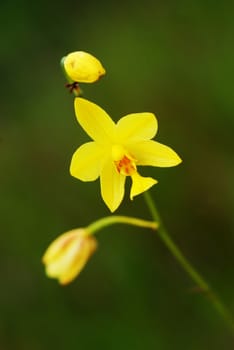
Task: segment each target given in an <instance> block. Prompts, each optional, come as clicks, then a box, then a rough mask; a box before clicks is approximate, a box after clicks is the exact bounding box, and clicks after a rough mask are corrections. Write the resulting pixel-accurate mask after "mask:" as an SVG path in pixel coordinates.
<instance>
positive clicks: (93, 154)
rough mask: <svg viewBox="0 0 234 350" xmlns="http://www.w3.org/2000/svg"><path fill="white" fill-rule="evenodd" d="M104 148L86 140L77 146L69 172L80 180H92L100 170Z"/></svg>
mask: <svg viewBox="0 0 234 350" xmlns="http://www.w3.org/2000/svg"><path fill="white" fill-rule="evenodd" d="M104 153H105V150H104V149H103V148H100V146H98V145H97V144H96V142H87V143H85V144H83V145H82V146H81V147H79V148H78V149H77V150H76V152H75V153H74V154H73V156H72V160H71V165H70V173H71V175H72V176H74V177H76V178H77V179H79V180H82V181H94V180H96V179H97V178H98V176H99V175H100V171H101V165H102V161H103V157H104Z"/></svg>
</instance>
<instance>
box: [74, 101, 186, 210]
mask: <svg viewBox="0 0 234 350" xmlns="http://www.w3.org/2000/svg"><path fill="white" fill-rule="evenodd" d="M75 113H76V117H77V120H78V122H79V123H80V125H81V126H82V128H83V129H84V130H85V131H86V133H87V134H88V135H89V136H90V137H91V138H92V139H93V141H91V142H88V143H85V144H83V145H82V146H81V147H79V148H78V149H77V151H76V152H75V153H74V155H73V157H72V161H71V166H70V172H71V175H72V176H74V177H76V178H78V179H80V180H82V181H94V180H96V179H97V178H98V177H99V176H100V182H101V195H102V198H103V200H104V202H105V203H106V205H107V206H108V208H109V209H110V211H111V212H114V211H115V210H116V209H117V208H118V206H119V205H120V203H121V201H122V199H123V196H124V187H125V180H126V176H130V177H131V179H132V186H131V191H130V198H131V199H133V197H134V196H136V195H138V194H140V193H142V192H144V191H146V190H148V189H149V188H150V187H151V186H153V185H154V184H156V183H157V181H156V180H155V179H152V178H151V177H142V176H141V175H140V174H139V173H138V171H137V167H138V166H141V165H151V166H157V167H171V166H175V165H177V164H179V163H180V162H181V159H180V157H179V156H178V155H177V154H176V153H175V152H174V151H173V150H172V149H171V148H169V147H167V146H165V145H163V144H161V143H159V142H156V141H153V140H151V139H152V138H153V137H154V136H155V134H156V132H157V128H158V126H157V119H156V117H155V115H154V114H152V113H135V114H129V115H127V116H125V117H123V118H121V119H120V120H119V121H118V122H117V123H116V124H115V123H114V122H113V120H112V119H111V118H110V117H109V116H108V114H107V113H106V112H105V111H104V110H103V109H102V108H101V107H99V106H98V105H96V104H95V103H92V102H89V101H87V100H86V99H83V98H79V97H77V98H75Z"/></svg>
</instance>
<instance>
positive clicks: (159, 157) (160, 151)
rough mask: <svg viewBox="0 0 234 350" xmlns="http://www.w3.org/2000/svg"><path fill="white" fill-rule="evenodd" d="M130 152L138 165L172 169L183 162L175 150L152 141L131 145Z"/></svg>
mask: <svg viewBox="0 0 234 350" xmlns="http://www.w3.org/2000/svg"><path fill="white" fill-rule="evenodd" d="M128 151H129V153H131V155H132V156H133V157H134V158H135V159H137V165H151V166H158V167H171V166H175V165H178V164H180V163H181V162H182V160H181V159H180V157H179V156H178V154H177V153H176V152H175V151H173V149H171V148H170V147H168V146H166V145H163V144H161V143H159V142H156V141H152V140H149V141H143V142H139V143H136V144H134V145H129V146H128Z"/></svg>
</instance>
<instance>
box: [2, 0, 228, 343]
mask: <svg viewBox="0 0 234 350" xmlns="http://www.w3.org/2000/svg"><path fill="white" fill-rule="evenodd" d="M233 15H234V3H233V2H228V1H223V2H221V1H220V2H213V1H203V0H192V1H184V0H180V1H164V2H163V1H153V0H152V1H149V0H147V1H144V2H140V1H135V2H134V1H131V0H125V1H124V2H114V1H112V2H111V1H104V0H99V1H98V2H87V3H86V2H85V1H83V2H80V1H65V0H63V1H58V2H57V3H56V2H49V1H45V0H42V1H40V2H32V1H29V0H25V1H16V0H15V1H12V2H7V1H6V0H5V1H2V2H1V5H0V26H1V30H0V38H1V55H0V60H1V65H0V70H1V87H0V88H1V103H0V162H1V171H0V218H1V219H0V220H1V221H0V222H1V224H0V227H1V235H0V271H1V287H0V332H1V334H0V349H1V350H16V349H17V350H47V349H87V350H88V349H113V350H115V349H123V350H127V349H135V350H138V349H147V350H148V349H159V350H171V349H180V350H182V349H186V350H187V349H189V350H197V349H199V350H203V349H204V350H205V349H207V347H208V346H209V348H211V349H217V350H218V349H233V348H234V341H233V338H231V334H230V333H229V330H227V329H226V327H225V325H224V324H223V322H222V320H221V319H220V318H219V316H218V315H217V314H216V312H215V311H214V310H213V308H212V306H211V305H210V304H209V302H208V301H207V300H206V299H205V298H203V296H202V295H200V294H199V293H194V292H192V290H193V288H194V285H193V283H192V282H191V281H190V280H189V279H188V277H187V276H186V275H185V273H184V271H182V270H181V268H180V267H179V266H178V264H177V262H175V260H174V259H173V257H172V256H171V255H170V253H168V251H167V249H166V248H165V247H164V246H163V244H162V243H161V241H160V240H159V239H158V238H157V235H155V234H152V233H151V232H148V231H147V230H143V229H136V228H132V227H130V228H129V227H125V226H115V227H111V228H110V229H105V230H104V231H102V232H101V233H100V234H99V235H98V240H99V249H98V251H97V252H96V253H95V255H94V256H93V257H92V259H91V260H90V262H89V263H88V265H87V266H86V268H85V270H84V271H83V272H82V273H81V275H80V276H79V278H77V279H76V280H75V281H74V282H73V283H72V284H70V285H68V286H67V287H60V286H59V285H58V283H57V281H54V280H49V279H47V278H46V277H45V275H44V269H43V266H42V264H41V256H42V254H43V252H44V250H45V249H46V247H47V246H48V244H49V243H50V242H51V241H52V240H53V239H54V238H55V237H56V236H57V235H59V234H61V233H62V232H64V231H67V230H69V229H71V228H74V227H80V226H84V225H87V224H89V223H90V222H92V221H94V220H95V219H97V218H99V217H102V216H106V215H109V212H108V209H107V208H106V207H105V205H104V204H103V202H102V199H101V197H100V191H99V182H98V181H96V182H93V183H82V182H79V181H78V180H75V179H74V178H72V177H71V176H70V175H69V171H68V169H69V164H70V159H71V155H72V154H73V152H74V151H75V149H76V148H77V147H78V146H79V145H81V144H82V143H83V142H85V141H87V140H88V137H87V135H86V134H85V133H84V132H83V131H82V130H81V129H80V128H79V126H78V124H77V122H76V120H75V116H74V111H73V97H72V96H71V95H69V93H68V92H67V91H66V89H65V88H64V83H65V80H64V77H63V75H62V72H61V70H60V66H59V61H60V58H61V57H62V56H64V55H65V54H67V53H69V52H71V51H76V50H84V51H88V52H90V53H93V54H94V55H95V56H97V57H98V58H99V59H100V60H101V61H102V62H103V65H104V66H105V68H106V70H107V76H106V77H105V78H103V79H102V80H101V81H99V82H98V83H97V84H93V85H85V86H84V85H83V89H84V90H85V96H86V97H87V98H88V99H90V100H92V101H94V102H96V103H98V104H100V105H101V106H102V107H103V108H104V109H106V110H107V111H108V112H109V114H110V115H111V116H112V117H113V118H114V119H115V120H118V118H119V117H121V116H123V115H125V114H127V113H131V112H142V111H149V112H154V113H155V114H156V115H157V117H158V120H159V133H158V137H157V140H158V141H160V142H162V143H165V144H167V145H170V146H171V147H172V148H174V149H175V150H176V151H177V152H178V153H179V154H180V155H181V157H182V158H183V164H182V165H180V166H179V167H175V168H171V169H159V168H154V169H150V168H148V169H147V168H144V169H142V170H141V173H142V174H149V172H150V174H151V176H154V177H155V178H157V179H158V180H159V184H158V185H156V186H155V187H154V188H153V189H152V191H151V192H152V195H153V196H154V198H155V200H156V202H157V204H158V207H159V209H160V211H161V215H162V216H163V218H164V221H165V222H166V225H167V227H168V229H169V230H170V232H171V234H172V236H173V238H174V240H175V241H176V242H177V243H178V244H179V246H180V247H181V249H182V250H183V252H184V253H185V255H186V256H187V257H188V258H189V259H190V260H191V261H192V262H193V263H194V264H195V266H196V267H197V268H198V269H199V270H200V271H202V273H203V275H204V276H206V277H207V279H208V280H209V281H210V283H211V285H212V286H213V287H214V289H215V290H217V292H218V293H219V294H220V296H221V297H222V298H223V299H224V300H225V301H226V303H227V305H228V307H229V308H230V311H231V312H232V313H233V314H234V297H233V292H234V274H233V267H234V254H233V248H234V237H233V226H234V219H233V209H234V163H233V150H234V142H233V130H234V128H233V127H234V89H233V82H234V74H233V62H234V46H233V36H234V24H233V23H234V22H233ZM128 187H129V186H128ZM117 214H125V215H132V216H137V215H138V216H140V217H143V218H148V219H150V214H149V212H148V210H147V207H146V205H145V203H144V201H143V198H142V197H141V196H139V197H138V198H136V199H135V200H134V201H133V202H130V201H129V199H128V196H126V197H125V200H124V202H123V204H122V205H121V207H120V208H119V209H118V211H117Z"/></svg>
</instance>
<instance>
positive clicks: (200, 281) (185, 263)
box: [144, 191, 234, 334]
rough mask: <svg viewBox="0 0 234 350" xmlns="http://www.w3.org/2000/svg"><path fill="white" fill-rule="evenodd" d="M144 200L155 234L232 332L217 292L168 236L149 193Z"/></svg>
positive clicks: (233, 322)
mask: <svg viewBox="0 0 234 350" xmlns="http://www.w3.org/2000/svg"><path fill="white" fill-rule="evenodd" d="M144 198H145V202H146V204H147V206H148V208H149V211H150V212H151V215H152V218H153V219H154V220H155V222H157V223H158V225H159V227H158V229H157V234H158V236H159V238H160V239H161V240H162V242H163V243H164V244H165V245H166V247H167V248H168V250H169V251H170V253H171V254H172V255H173V256H174V258H175V259H176V261H177V262H178V263H179V264H180V266H181V267H182V268H183V270H184V271H185V272H186V273H187V275H188V276H189V277H190V278H191V279H192V281H193V282H195V283H196V285H197V286H198V287H199V289H200V290H201V291H202V292H203V294H204V295H205V296H207V297H208V299H209V300H210V302H211V303H212V304H213V306H214V308H215V309H216V311H217V312H218V313H219V315H220V316H221V317H222V318H223V320H224V321H225V322H226V324H228V326H229V327H230V329H231V330H232V332H233V334H234V320H233V317H232V315H231V314H230V312H229V310H228V309H227V307H226V306H225V305H224V304H223V302H222V301H221V300H220V298H219V297H218V296H217V294H215V293H214V291H213V290H212V288H211V286H210V285H209V284H208V282H207V281H206V280H205V278H204V277H203V276H202V275H201V274H200V273H199V272H198V271H197V270H196V269H195V268H194V266H193V265H192V264H191V263H190V262H189V260H188V259H187V258H186V257H185V256H184V254H183V253H182V252H181V250H180V249H179V247H178V246H177V245H176V244H175V243H174V241H173V240H172V238H171V237H170V235H169V233H168V231H167V230H166V228H165V226H164V224H163V222H162V219H161V217H160V214H159V212H158V210H157V207H156V205H155V203H154V201H153V199H152V197H151V195H150V193H149V191H148V192H145V193H144Z"/></svg>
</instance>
